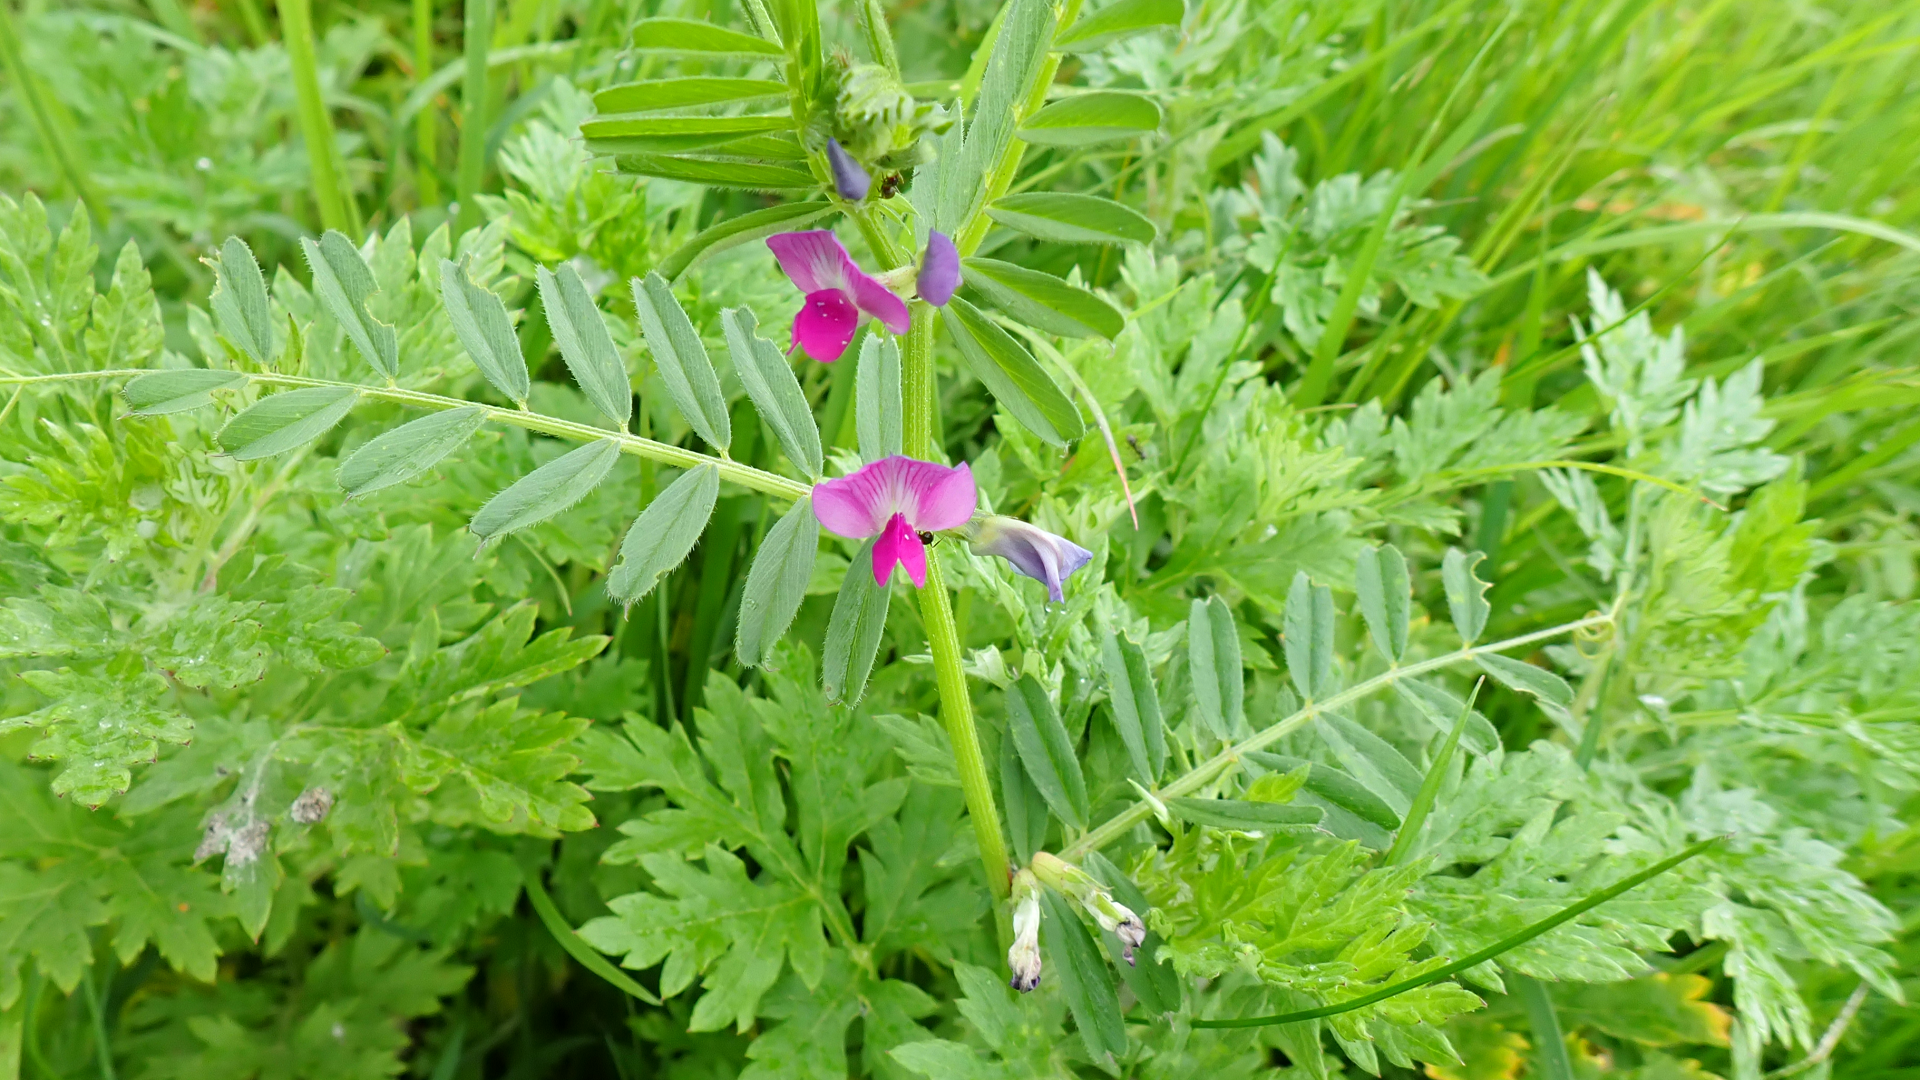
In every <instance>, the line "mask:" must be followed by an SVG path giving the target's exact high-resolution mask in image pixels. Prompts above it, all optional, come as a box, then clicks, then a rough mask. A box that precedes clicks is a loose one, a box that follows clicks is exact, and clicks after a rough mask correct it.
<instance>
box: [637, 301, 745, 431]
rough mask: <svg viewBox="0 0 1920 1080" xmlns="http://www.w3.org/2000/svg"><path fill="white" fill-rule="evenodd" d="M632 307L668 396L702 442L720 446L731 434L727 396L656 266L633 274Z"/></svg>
mask: <svg viewBox="0 0 1920 1080" xmlns="http://www.w3.org/2000/svg"><path fill="white" fill-rule="evenodd" d="M633 307H634V314H635V315H637V316H638V317H639V319H640V332H641V333H642V334H644V335H646V339H647V348H648V349H649V350H651V351H652V353H653V362H654V364H655V365H657V366H658V367H659V369H660V380H661V381H662V382H664V383H666V384H667V394H668V396H670V397H672V398H673V403H674V405H675V406H676V407H678V408H679V410H680V414H681V415H682V416H684V417H686V418H687V423H689V424H691V425H693V430H694V431H696V432H698V433H699V435H700V437H701V438H702V439H705V440H706V441H707V445H709V446H712V447H713V448H714V449H716V450H721V451H725V450H726V448H727V443H728V442H729V441H730V440H732V438H733V427H732V421H731V420H729V419H728V417H727V399H726V397H725V395H723V394H721V393H720V378H719V376H717V375H715V374H714V373H713V361H711V360H709V359H707V347H706V346H705V345H704V344H702V343H701V341H700V335H699V334H698V333H696V332H695V331H694V329H693V322H692V320H690V319H688V318H687V312H686V309H685V308H682V307H681V306H680V301H679V300H678V299H677V298H675V297H674V295H673V288H672V286H670V285H668V284H667V279H666V278H663V277H661V276H660V274H659V272H658V271H655V272H653V273H649V274H648V275H647V276H646V277H645V278H644V279H642V278H635V279H634V281H633Z"/></svg>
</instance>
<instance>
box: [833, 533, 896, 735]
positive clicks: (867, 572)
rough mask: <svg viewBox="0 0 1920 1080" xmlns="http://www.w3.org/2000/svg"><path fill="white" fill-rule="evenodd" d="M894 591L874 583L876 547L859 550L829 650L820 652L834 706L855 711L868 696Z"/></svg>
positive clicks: (837, 607)
mask: <svg viewBox="0 0 1920 1080" xmlns="http://www.w3.org/2000/svg"><path fill="white" fill-rule="evenodd" d="M892 593H893V590H892V589H891V588H889V587H888V586H885V585H881V584H879V583H877V582H875V581H874V580H873V541H872V540H868V541H867V542H866V543H864V544H862V545H860V551H859V553H858V554H856V555H854V557H853V558H852V559H851V560H849V561H848V562H847V572H846V576H845V577H844V578H842V579H841V580H840V595H839V596H838V597H837V598H836V599H835V600H834V602H833V615H832V616H831V617H829V618H828V620H827V641H826V646H825V647H824V648H823V649H821V651H820V682H821V685H822V686H823V687H824V688H825V690H826V693H827V703H828V704H830V705H841V704H845V705H853V704H855V703H857V702H859V700H860V695H861V694H863V693H865V692H866V689H867V676H868V675H870V674H872V672H873V658H874V657H875V656H877V655H879V653H880V639H881V637H882V636H883V635H884V634H885V633H886V629H887V601H888V598H889V597H890V596H891V595H892Z"/></svg>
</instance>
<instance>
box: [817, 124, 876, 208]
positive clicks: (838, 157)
mask: <svg viewBox="0 0 1920 1080" xmlns="http://www.w3.org/2000/svg"><path fill="white" fill-rule="evenodd" d="M827 168H828V169H829V170H830V171H831V172H832V173H833V190H835V191H837V192H839V193H840V197H841V198H843V199H845V200H847V201H848V202H859V201H860V200H861V199H864V198H866V197H867V189H869V188H871V187H872V186H873V177H871V176H868V175H867V170H865V169H863V168H861V167H860V163H859V162H857V161H855V160H853V155H852V154H849V153H847V151H846V148H845V147H843V146H841V145H840V140H838V139H828V140H827Z"/></svg>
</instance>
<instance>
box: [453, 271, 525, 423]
mask: <svg viewBox="0 0 1920 1080" xmlns="http://www.w3.org/2000/svg"><path fill="white" fill-rule="evenodd" d="M440 301H441V303H442V305H443V306H445V307H446V309H447V319H448V321H449V322H451V323H453V336H455V337H457V338H459V339H460V344H461V345H462V346H463V347H464V348H465V349H466V350H467V355H468V356H470V357H472V358H473V366H474V367H476V368H478V369H479V371H480V374H481V375H483V376H485V377H486V380H487V381H488V382H490V383H492V384H493V388H494V389H495V390H498V391H500V392H501V393H502V394H504V395H506V397H507V400H509V401H511V402H513V403H514V404H516V405H523V406H524V405H525V404H526V403H527V394H528V392H529V391H530V389H531V384H530V383H529V381H528V379H527V361H526V358H525V357H523V356H522V355H521V354H520V338H519V337H518V336H517V335H515V334H514V332H513V321H512V320H511V319H509V318H507V305H506V304H504V303H502V302H501V300H500V297H499V296H498V295H497V294H495V293H494V292H493V290H491V289H483V288H481V287H480V286H478V285H475V284H474V283H473V282H472V281H471V280H470V279H469V278H468V277H467V268H466V266H465V265H463V264H461V263H456V262H454V261H453V260H452V259H442V260H440Z"/></svg>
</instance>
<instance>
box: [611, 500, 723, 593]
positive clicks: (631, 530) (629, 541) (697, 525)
mask: <svg viewBox="0 0 1920 1080" xmlns="http://www.w3.org/2000/svg"><path fill="white" fill-rule="evenodd" d="M719 497H720V469H719V467H718V466H715V465H696V466H694V467H693V468H691V469H688V470H687V471H686V472H683V473H681V474H680V476H679V478H678V479H676V480H674V482H673V483H671V484H668V485H667V489H666V490H665V491H662V492H661V493H660V494H659V495H658V496H656V497H655V498H654V500H653V501H652V502H651V503H648V504H647V508H646V509H645V510H643V511H641V512H640V516H639V517H637V518H635V519H634V521H633V524H632V525H630V526H628V527H627V537H626V539H624V540H622V541H620V561H619V562H618V563H616V564H615V565H614V567H613V570H612V571H610V572H609V573H608V574H607V595H609V596H611V597H613V598H614V599H615V600H617V601H619V602H620V603H622V604H625V605H626V606H628V607H632V606H633V605H634V603H635V602H637V601H638V600H640V598H641V597H643V596H646V595H647V593H649V592H652V591H653V587H654V585H656V584H658V583H659V581H660V579H661V578H663V577H665V576H666V575H667V574H669V573H671V572H672V570H673V568H674V567H676V566H679V565H680V564H681V563H682V562H684V561H685V560H686V557H687V554H688V553H689V552H691V551H692V550H693V545H694V544H696V543H698V542H699V540H700V534H701V533H702V532H705V531H706V528H707V519H708V518H711V517H712V516H713V504H714V501H715V500H716V499H718V498H719Z"/></svg>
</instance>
